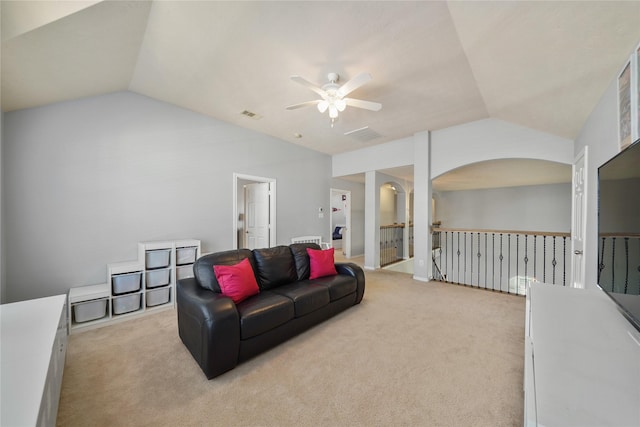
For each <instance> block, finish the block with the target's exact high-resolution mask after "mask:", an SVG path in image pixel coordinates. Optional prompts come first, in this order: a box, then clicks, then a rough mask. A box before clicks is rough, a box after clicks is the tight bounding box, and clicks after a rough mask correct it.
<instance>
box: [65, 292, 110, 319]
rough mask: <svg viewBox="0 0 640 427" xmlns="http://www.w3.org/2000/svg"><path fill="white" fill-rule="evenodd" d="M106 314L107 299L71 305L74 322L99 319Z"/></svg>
mask: <svg viewBox="0 0 640 427" xmlns="http://www.w3.org/2000/svg"><path fill="white" fill-rule="evenodd" d="M106 315H107V299H106V298H104V299H99V300H94V301H87V302H81V303H77V304H74V305H73V320H74V321H75V323H83V322H89V321H91V320H96V319H101V318H103V317H105V316H106Z"/></svg>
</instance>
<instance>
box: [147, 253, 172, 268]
mask: <svg viewBox="0 0 640 427" xmlns="http://www.w3.org/2000/svg"><path fill="white" fill-rule="evenodd" d="M144 262H145V266H146V268H147V269H153V268H165V267H169V263H170V262H171V249H154V250H151V251H146V252H145V254H144Z"/></svg>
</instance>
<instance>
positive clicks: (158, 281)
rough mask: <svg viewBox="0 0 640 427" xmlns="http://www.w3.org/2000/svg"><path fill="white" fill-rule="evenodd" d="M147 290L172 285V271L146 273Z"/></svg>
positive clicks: (162, 269)
mask: <svg viewBox="0 0 640 427" xmlns="http://www.w3.org/2000/svg"><path fill="white" fill-rule="evenodd" d="M145 276H146V278H147V279H146V284H147V289H149V288H157V287H159V286H166V285H169V284H171V269H170V268H160V269H158V270H147V271H145Z"/></svg>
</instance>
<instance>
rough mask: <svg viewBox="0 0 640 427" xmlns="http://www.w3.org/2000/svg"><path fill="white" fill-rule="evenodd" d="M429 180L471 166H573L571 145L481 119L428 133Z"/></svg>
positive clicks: (523, 128) (516, 126) (555, 137)
mask: <svg viewBox="0 0 640 427" xmlns="http://www.w3.org/2000/svg"><path fill="white" fill-rule="evenodd" d="M431 145H432V146H431V158H432V159H433V160H432V165H431V169H432V170H431V178H432V179H433V178H437V177H438V176H440V175H442V174H443V173H445V172H448V171H451V170H454V169H456V168H459V167H461V166H465V165H469V164H472V163H477V162H482V161H486V160H495V159H539V160H549V161H552V162H558V163H565V164H572V163H573V157H574V156H573V141H571V140H569V139H566V138H560V137H558V136H554V135H550V134H548V133H545V132H540V131H536V130H533V129H529V128H525V127H523V126H519V125H515V124H512V123H509V122H505V121H502V120H497V119H484V120H478V121H475V122H471V123H465V124H463V125H459V126H453V127H450V128H446V129H441V130H437V131H434V132H432V133H431Z"/></svg>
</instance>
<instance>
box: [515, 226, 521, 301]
mask: <svg viewBox="0 0 640 427" xmlns="http://www.w3.org/2000/svg"><path fill="white" fill-rule="evenodd" d="M519 267H520V234H516V294H517V293H518V286H520V283H519V282H520V268H519Z"/></svg>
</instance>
